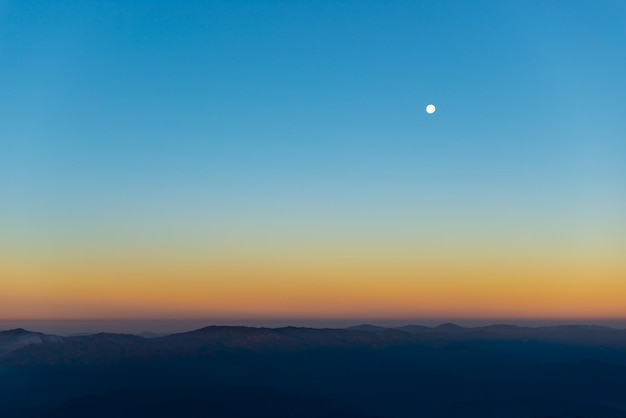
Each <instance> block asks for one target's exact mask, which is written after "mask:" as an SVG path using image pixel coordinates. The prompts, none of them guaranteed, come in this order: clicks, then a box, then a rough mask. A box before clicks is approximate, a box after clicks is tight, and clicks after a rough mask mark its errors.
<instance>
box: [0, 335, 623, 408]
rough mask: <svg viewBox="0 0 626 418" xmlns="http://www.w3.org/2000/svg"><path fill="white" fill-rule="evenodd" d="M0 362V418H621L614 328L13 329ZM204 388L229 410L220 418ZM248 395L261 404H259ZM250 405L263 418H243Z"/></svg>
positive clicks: (3, 340)
mask: <svg viewBox="0 0 626 418" xmlns="http://www.w3.org/2000/svg"><path fill="white" fill-rule="evenodd" d="M0 353H3V354H2V355H1V356H0V416H1V417H2V418H5V417H6V418H13V417H15V418H28V417H37V418H39V417H60V416H67V417H74V416H98V415H94V414H96V412H95V411H96V409H97V410H98V411H99V410H102V411H105V412H106V413H105V414H104V415H107V416H123V415H122V414H123V413H124V411H137V410H138V409H142V410H144V411H155V412H154V414H152V415H150V414H148V415H144V416H151V417H159V416H183V417H184V416H185V415H184V413H187V412H185V411H187V410H186V409H184V408H186V407H188V408H189V409H188V411H191V412H193V411H196V412H198V411H203V412H202V413H200V412H198V413H199V414H200V415H188V416H219V417H225V418H229V417H233V418H235V417H248V416H277V417H281V416H288V414H289V413H292V414H294V415H292V416H307V415H303V414H300V413H294V412H293V411H294V410H298V411H299V410H304V409H306V410H309V411H317V412H315V413H316V414H317V415H315V414H312V415H310V416H327V417H334V416H337V415H333V414H334V413H336V412H337V411H339V410H341V411H343V412H342V413H343V414H344V415H343V416H364V415H363V414H364V413H366V414H369V415H371V416H380V417H389V418H392V417H398V418H417V417H429V418H452V417H472V418H473V417H480V418H484V417H502V416H506V417H508V418H527V417H528V418H530V417H542V416H543V417H548V416H551V417H559V418H561V417H563V418H565V417H567V418H575V417H576V416H581V417H583V416H584V417H597V418H616V417H619V418H626V414H623V412H622V411H626V331H624V330H618V329H613V328H606V327H596V326H585V325H568V326H556V327H537V328H532V327H518V326H511V325H492V326H484V327H472V328H470V327H460V326H458V325H454V324H443V325H441V326H438V327H433V328H430V327H423V326H419V325H411V326H405V327H400V328H394V329H392V328H385V327H376V326H370V325H363V326H356V327H351V328H349V329H314V328H298V327H284V328H252V327H227V326H209V327H205V328H202V329H198V330H194V331H190V332H183V333H178V334H172V335H167V336H161V337H155V338H143V337H141V336H136V335H128V334H111V333H99V334H93V335H84V336H71V337H56V336H50V335H45V334H41V333H35V332H29V331H25V330H22V329H18V330H11V331H4V332H1V333H0ZM192 387H193V388H195V389H189V388H192ZM163 388H168V389H163ZM181 388H187V389H181ZM207 388H214V389H213V390H214V391H215V393H222V395H220V396H222V397H223V398H224V399H234V398H237V397H238V399H241V403H242V405H237V407H236V408H235V407H233V408H234V409H229V411H230V412H228V411H226V409H228V408H229V407H227V405H228V403H221V404H220V402H221V401H220V400H219V399H220V398H219V397H215V396H213V395H211V393H209V392H211V390H209V389H207ZM218 388H222V389H218ZM224 388H231V389H232V388H239V389H232V391H234V392H229V391H231V389H224ZM246 388H247V389H246ZM186 390H187V391H188V392H187V394H188V395H189V396H188V397H187V398H184V397H185V396H186V395H185V391H186ZM203 391H204V392H203ZM220 391H223V392H220ZM238 391H240V392H238ZM264 391H266V392H264ZM261 393H264V394H265V395H263V396H266V397H267V399H272V401H271V402H270V401H268V403H267V404H263V403H262V402H260V401H258V396H260V397H261V398H262V397H263V396H261V395H260V394H261ZM192 395H193V396H192ZM196 395H197V396H196ZM183 398H184V399H186V401H183ZM245 399H248V400H249V401H245ZM254 399H257V400H255V401H253V400H254ZM330 400H333V401H330ZM277 402H278V405H276V403H277ZM329 402H330V403H329ZM333 402H336V403H333ZM310 403H311V404H310ZM269 404H272V405H274V406H275V409H272V408H274V406H272V407H270V406H268V405H269ZM281 404H282V405H292V406H293V408H292V409H289V411H291V412H286V411H287V410H288V408H287V406H285V408H287V409H281V408H282V407H281ZM331 404H332V405H331ZM98 405H100V406H98ZM115 405H118V407H119V410H115V409H110V408H113V407H114V406H115ZM185 405H187V406H185ZM220 405H221V406H220ZM254 405H258V407H259V408H260V409H258V411H259V414H261V412H260V411H261V410H263V411H269V412H267V414H269V415H250V414H251V413H252V412H251V411H252V410H253V409H255V408H254V407H253V406H254ZM263 405H265V406H263ZM306 405H309V406H306ZM329 405H330V406H329ZM248 407H249V408H248ZM92 408H94V409H92ZM98 408H100V409H98ZM107 408H108V409H107ZM220 408H226V409H220ZM246 408H247V409H246ZM263 408H265V409H263ZM298 408H300V409H298ZM324 408H327V409H324ZM342 408H343V409H342ZM207 409H212V410H213V411H214V412H215V411H223V413H222V412H220V413H219V414H218V413H215V414H214V415H211V414H210V413H208V412H207V413H206V414H205V412H206V411H207ZM86 410H87V411H90V412H89V413H86V412H85V411H86ZM157 410H158V411H157ZM116 411H117V412H116ZM119 411H122V412H119ZM159 411H160V412H161V413H162V415H158V414H157V412H159ZM166 411H169V412H166ZM176 411H177V412H176ZM361 411H365V412H361ZM191 412H189V413H190V414H191ZM231 412H232V415H228V413H231ZM194 413H195V412H194ZM263 413H266V412H263ZM131 414H132V413H131ZM203 414H204V415H203ZM272 414H273V415H272ZM281 414H283V415H281ZM285 414H287V415H285ZM349 414H355V415H349ZM620 414H622V415H620Z"/></svg>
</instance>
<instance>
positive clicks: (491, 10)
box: [0, 0, 626, 321]
mask: <svg viewBox="0 0 626 418" xmlns="http://www.w3.org/2000/svg"><path fill="white" fill-rule="evenodd" d="M429 103H432V104H435V105H436V106H437V111H436V113H434V114H432V115H429V114H427V113H426V112H425V107H426V105H427V104H429ZM625 114H626V4H625V3H624V2H622V1H599V2H591V1H550V2H540V1H535V2H533V1H510V2H501V1H485V0H478V1H473V2H465V1H432V0H429V1H371V0H360V1H312V0H311V1H267V2H258V1H188V2H173V1H137V2H127V1H114V0H111V1H93V2H75V1H58V2H37V1H13V0H8V1H7V0H0V319H6V320H21V319H24V320H41V319H58V320H61V319H76V320H78V319H80V320H93V319H98V320H104V319H112V320H120V319H133V320H142V319H145V320H149V319H156V318H167V319H171V320H180V319H185V318H194V319H206V320H207V321H211V320H213V321H217V320H218V319H219V320H220V321H223V320H226V319H232V320H234V319H237V320H240V321H245V320H253V319H254V320H258V319H259V318H279V319H281V320H282V321H289V320H293V321H301V320H303V319H306V318H321V319H324V318H325V319H329V318H335V319H341V320H345V319H350V318H354V319H355V320H356V318H379V319H381V320H394V318H395V319H397V318H422V319H428V318H444V317H445V318H460V319H463V318H465V319H467V318H484V319H485V318H486V319H490V318H494V319H495V318H518V319H520V320H521V319H525V320H528V319H538V318H553V319H561V320H563V321H566V320H567V321H571V320H575V319H578V318H581V319H585V320H600V319H602V318H604V319H606V318H613V319H625V318H626V304H624V300H626V117H624V115H625Z"/></svg>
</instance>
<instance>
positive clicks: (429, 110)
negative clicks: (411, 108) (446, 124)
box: [426, 104, 437, 115]
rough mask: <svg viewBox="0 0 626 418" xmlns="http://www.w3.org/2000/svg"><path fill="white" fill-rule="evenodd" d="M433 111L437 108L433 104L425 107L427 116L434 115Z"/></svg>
mask: <svg viewBox="0 0 626 418" xmlns="http://www.w3.org/2000/svg"><path fill="white" fill-rule="evenodd" d="M435 110H437V108H436V107H435V105H434V104H429V105H428V106H426V113H428V114H429V115H432V114H433V113H435Z"/></svg>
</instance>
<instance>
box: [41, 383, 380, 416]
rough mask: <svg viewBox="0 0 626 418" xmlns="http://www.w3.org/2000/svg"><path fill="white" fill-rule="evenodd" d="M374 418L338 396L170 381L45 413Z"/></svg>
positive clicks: (80, 400) (83, 399)
mask: <svg viewBox="0 0 626 418" xmlns="http://www.w3.org/2000/svg"><path fill="white" fill-rule="evenodd" d="M85 416H89V417H90V418H110V417H116V418H136V417H150V418H167V417H176V418H197V417H220V418H244V417H245V418H253V417H256V418H293V417H300V418H319V417H326V418H374V416H373V415H370V414H366V413H364V412H363V411H359V410H358V409H357V408H355V407H353V406H351V405H347V404H344V403H342V402H339V401H334V400H329V399H323V398H311V397H306V396H299V395H295V394H291V393H289V392H283V391H278V390H275V389H266V388H254V387H237V386H166V387H160V388H150V389H130V390H124V391H117V392H112V393H105V394H99V395H90V396H84V397H80V398H78V399H74V400H71V401H69V402H66V403H65V404H62V405H60V406H58V407H56V408H54V409H52V410H51V411H49V412H45V413H43V414H42V417H46V418H84V417H85Z"/></svg>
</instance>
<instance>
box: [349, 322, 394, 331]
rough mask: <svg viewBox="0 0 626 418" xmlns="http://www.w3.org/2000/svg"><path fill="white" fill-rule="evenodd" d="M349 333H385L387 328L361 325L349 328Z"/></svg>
mask: <svg viewBox="0 0 626 418" xmlns="http://www.w3.org/2000/svg"><path fill="white" fill-rule="evenodd" d="M346 329H347V330H349V331H365V332H379V331H384V330H385V329H387V328H385V327H379V326H376V325H370V324H361V325H355V326H352V327H348V328H346Z"/></svg>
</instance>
